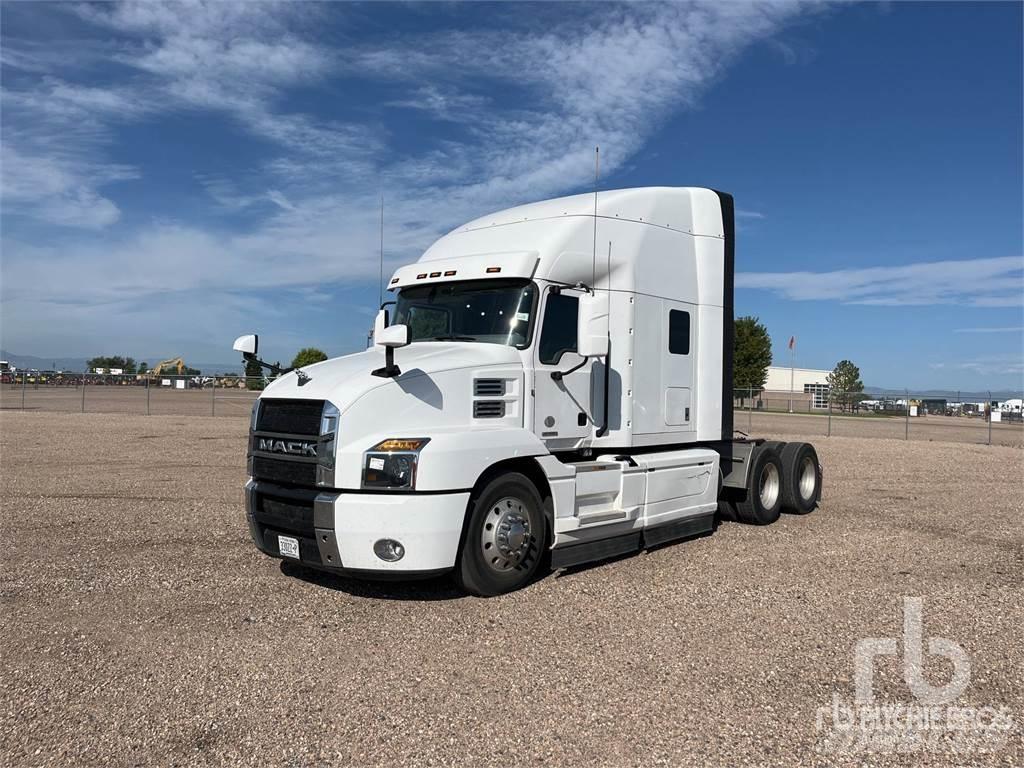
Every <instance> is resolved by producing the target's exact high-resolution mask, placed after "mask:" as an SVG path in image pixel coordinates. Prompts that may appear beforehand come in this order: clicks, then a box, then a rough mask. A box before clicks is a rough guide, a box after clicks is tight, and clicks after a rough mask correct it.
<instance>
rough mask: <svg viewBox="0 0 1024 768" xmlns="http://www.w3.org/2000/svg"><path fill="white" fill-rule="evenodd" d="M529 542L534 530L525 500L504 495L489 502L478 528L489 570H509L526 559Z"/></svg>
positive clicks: (481, 546) (481, 547)
mask: <svg viewBox="0 0 1024 768" xmlns="http://www.w3.org/2000/svg"><path fill="white" fill-rule="evenodd" d="M532 546H533V531H532V529H531V526H530V513H529V512H528V511H527V508H526V504H524V503H523V501H522V500H521V499H517V498H515V497H514V496H505V497H503V498H501V499H499V500H498V501H496V502H495V503H494V504H492V505H491V506H490V508H489V509H488V510H487V515H486V516H485V517H484V524H483V530H482V531H481V532H480V551H481V552H482V554H483V556H484V562H486V563H487V565H488V566H489V567H490V568H491V569H492V570H495V571H498V572H502V573H503V572H505V571H510V570H512V569H513V568H517V567H519V566H521V565H522V564H523V563H525V562H526V561H527V560H528V556H529V553H530V548H531V547H532Z"/></svg>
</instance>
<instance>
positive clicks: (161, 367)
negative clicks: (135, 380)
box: [142, 357, 188, 378]
mask: <svg viewBox="0 0 1024 768" xmlns="http://www.w3.org/2000/svg"><path fill="white" fill-rule="evenodd" d="M187 370H188V366H187V365H185V361H184V360H183V359H182V358H180V357H172V358H171V359H170V360H161V361H160V362H159V363H157V364H156V365H154V366H153V367H152V368H150V369H149V370H148V371H146V373H145V374H142V375H144V376H152V377H154V378H155V377H157V376H160V375H161V374H163V375H164V376H167V375H174V376H184V375H185V372H186V371H187Z"/></svg>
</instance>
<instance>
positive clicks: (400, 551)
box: [373, 539, 405, 563]
mask: <svg viewBox="0 0 1024 768" xmlns="http://www.w3.org/2000/svg"><path fill="white" fill-rule="evenodd" d="M373 554H375V555H376V556H377V557H379V558H380V559H381V560H384V561H385V562H388V563H396V562H398V561H399V560H401V559H402V558H403V557H405V547H403V546H402V543H401V542H400V541H395V540H394V539H380V540H379V541H377V542H376V543H375V544H374V545H373Z"/></svg>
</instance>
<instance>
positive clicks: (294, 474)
mask: <svg viewBox="0 0 1024 768" xmlns="http://www.w3.org/2000/svg"><path fill="white" fill-rule="evenodd" d="M323 410H324V401H323V400H285V399H274V398H265V399H263V400H260V410H259V416H258V417H257V419H256V432H257V433H268V432H269V433H278V434H286V435H295V436H301V437H306V438H309V439H312V440H317V439H319V435H320V416H321V414H322V413H323ZM251 449H252V446H250V450H251ZM252 476H253V477H254V478H255V479H256V480H268V481H270V482H272V483H285V484H287V485H304V486H315V485H316V464H314V463H312V462H308V461H293V460H289V459H287V458H284V457H282V458H274V457H270V456H259V455H255V456H253V457H252Z"/></svg>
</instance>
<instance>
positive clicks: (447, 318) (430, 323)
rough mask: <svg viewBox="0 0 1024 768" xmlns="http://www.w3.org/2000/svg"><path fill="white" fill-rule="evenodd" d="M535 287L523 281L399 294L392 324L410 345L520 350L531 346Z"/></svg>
mask: <svg viewBox="0 0 1024 768" xmlns="http://www.w3.org/2000/svg"><path fill="white" fill-rule="evenodd" d="M536 295H537V289H536V287H535V286H534V285H533V284H532V283H531V282H530V281H528V280H472V281H466V282H461V283H438V284H435V285H418V286H414V287H410V288H403V289H402V291H401V292H400V293H399V294H398V302H397V307H396V310H395V323H400V324H405V325H407V326H409V337H410V341H414V342H415V341H478V342H483V343H485V344H507V345H509V346H512V347H516V348H517V349H524V348H525V347H527V346H528V345H529V343H530V329H531V327H532V325H533V312H534V305H535V304H536Z"/></svg>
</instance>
